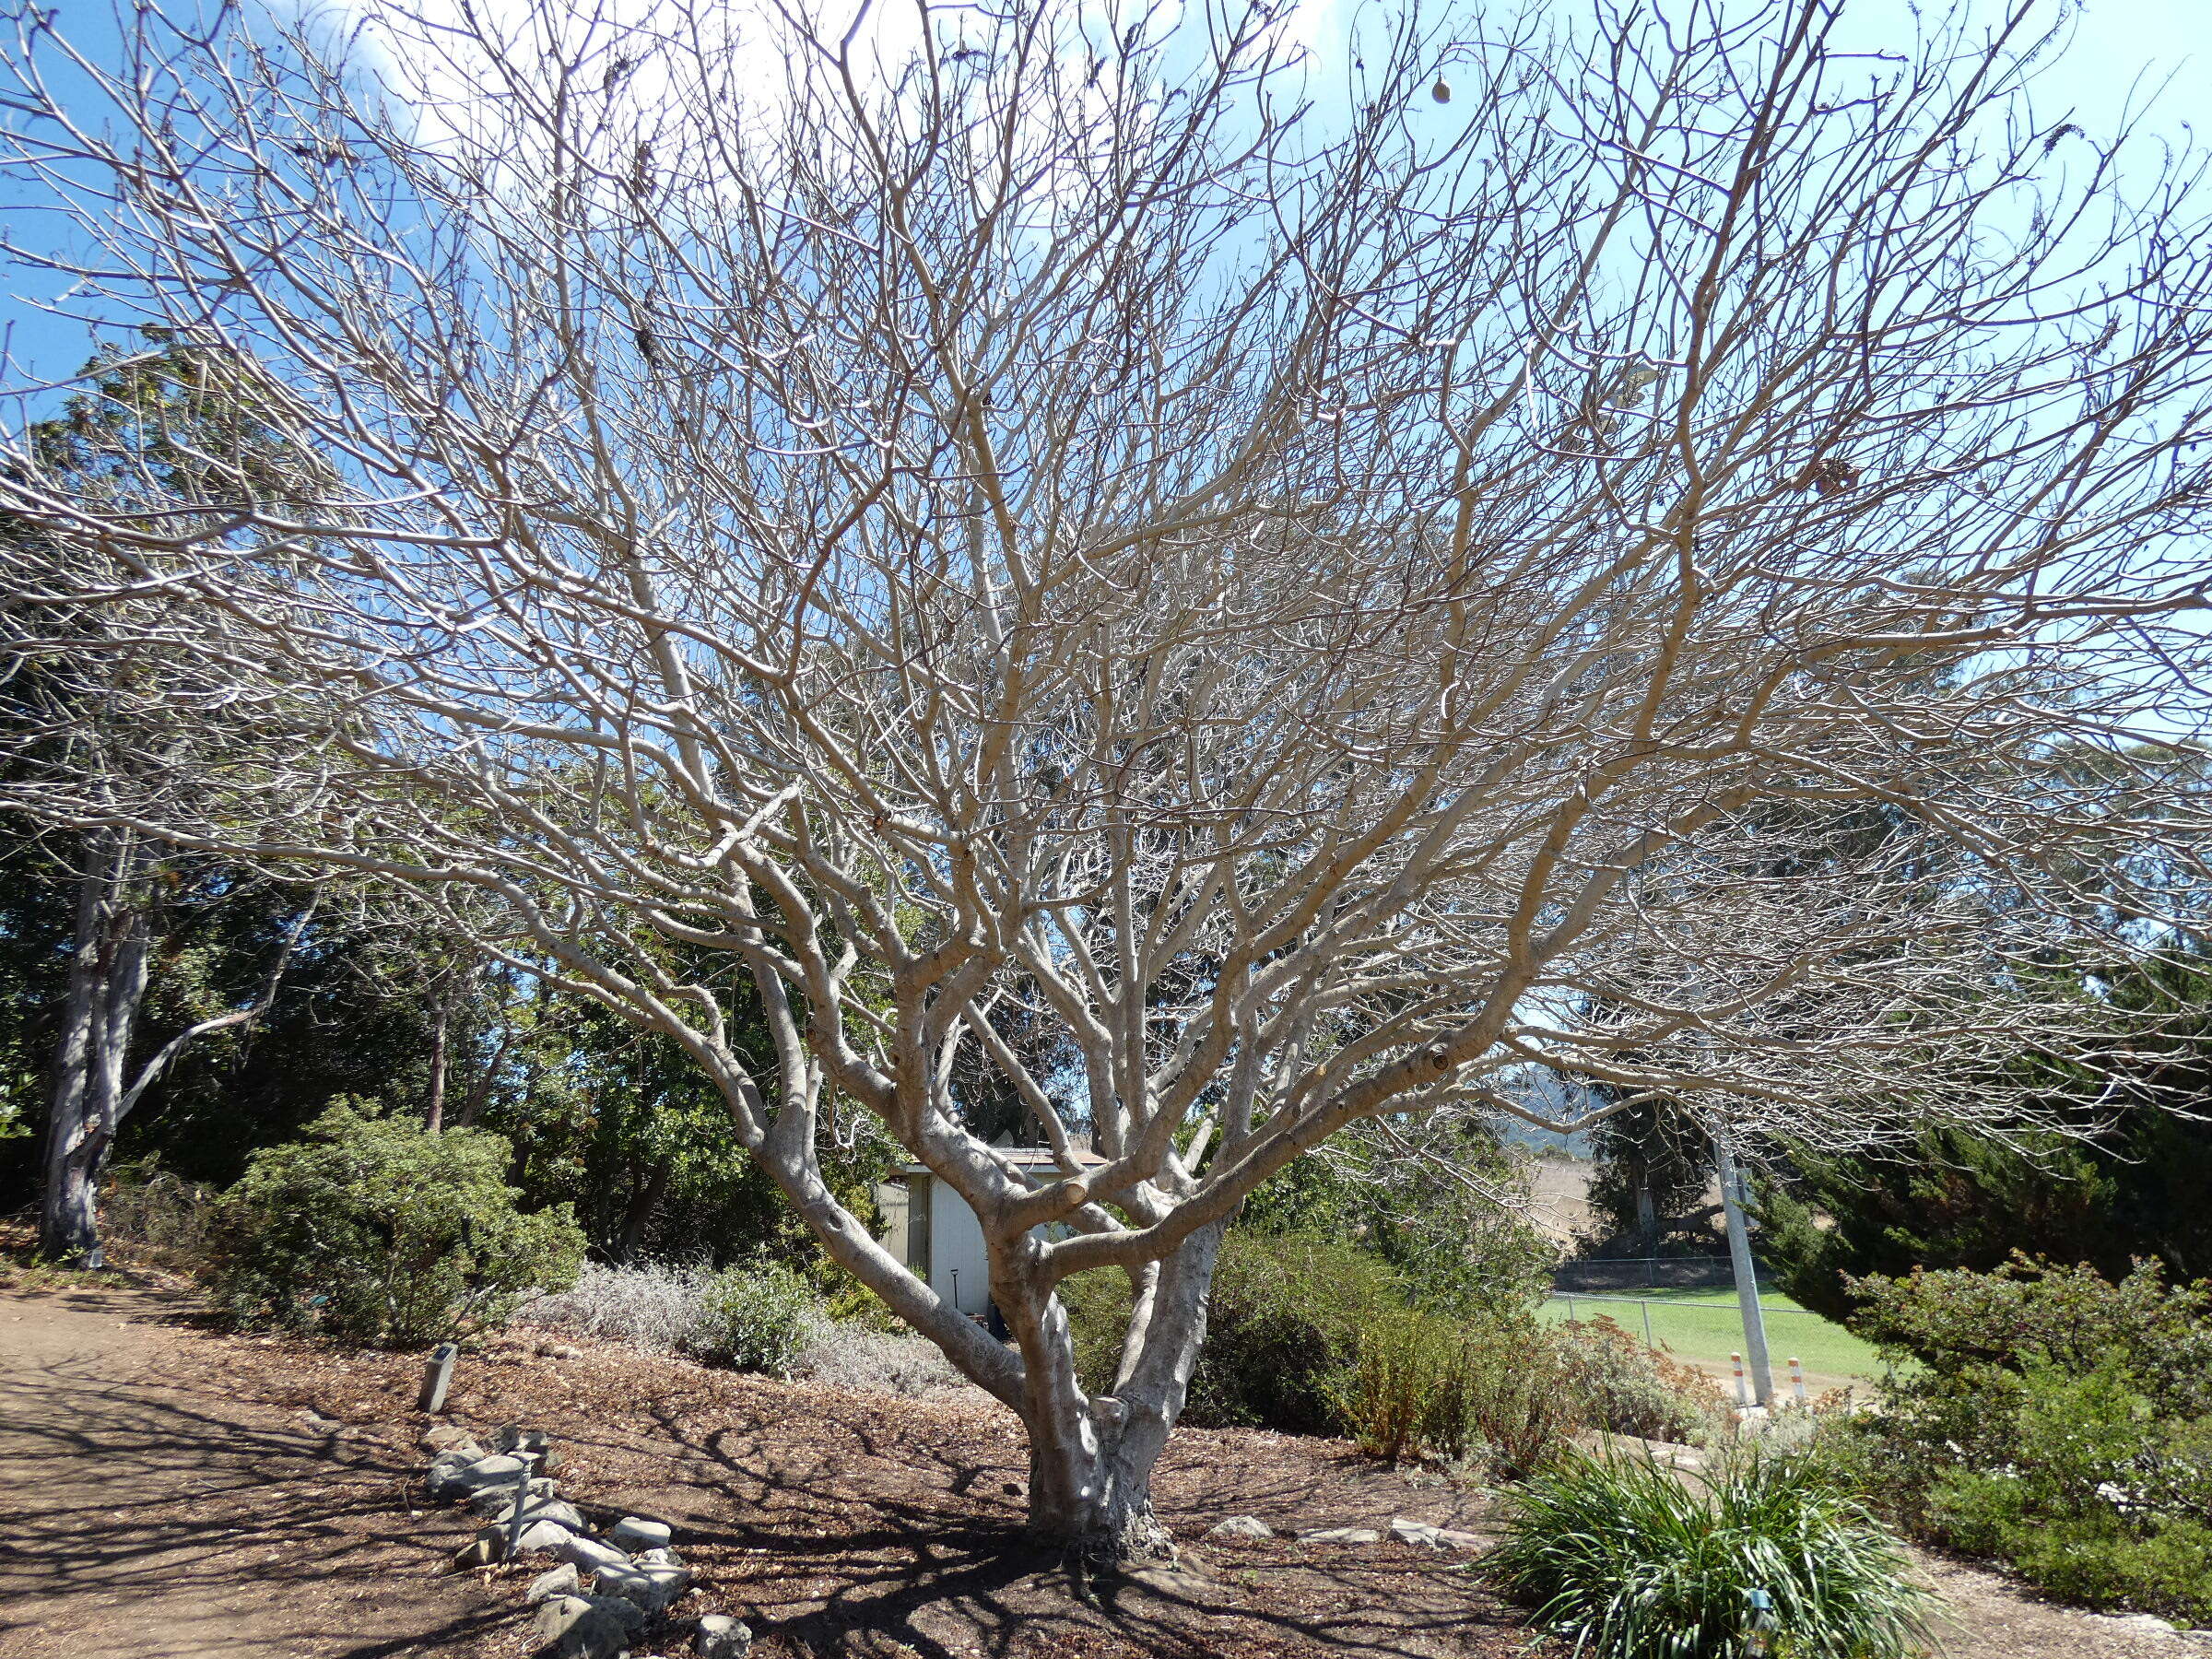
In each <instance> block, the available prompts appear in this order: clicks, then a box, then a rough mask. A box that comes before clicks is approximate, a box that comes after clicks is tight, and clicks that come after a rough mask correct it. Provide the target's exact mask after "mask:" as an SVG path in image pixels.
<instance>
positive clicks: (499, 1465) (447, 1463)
mask: <svg viewBox="0 0 2212 1659" xmlns="http://www.w3.org/2000/svg"><path fill="white" fill-rule="evenodd" d="M522 1472H523V1464H522V1460H521V1459H520V1458H515V1457H504V1456H500V1455H499V1454H497V1453H494V1454H493V1455H492V1456H490V1457H479V1458H477V1460H476V1461H475V1462H473V1463H471V1462H467V1461H465V1460H463V1459H461V1458H459V1457H458V1456H457V1454H455V1453H444V1454H442V1455H441V1456H439V1457H436V1458H433V1459H432V1460H431V1462H430V1472H429V1475H428V1476H427V1477H425V1484H426V1485H427V1486H428V1487H429V1491H430V1496H431V1497H433V1498H439V1499H444V1498H473V1497H474V1496H476V1494H477V1493H478V1492H481V1491H483V1490H484V1489H485V1488H487V1487H505V1488H507V1489H508V1490H509V1491H512V1490H513V1489H514V1480H515V1477H516V1476H518V1475H520V1474H521V1473H522Z"/></svg>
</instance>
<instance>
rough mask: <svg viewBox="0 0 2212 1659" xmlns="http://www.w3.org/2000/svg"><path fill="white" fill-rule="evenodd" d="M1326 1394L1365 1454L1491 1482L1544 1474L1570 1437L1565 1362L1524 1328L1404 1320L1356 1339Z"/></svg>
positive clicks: (1535, 1331) (1546, 1340)
mask: <svg viewBox="0 0 2212 1659" xmlns="http://www.w3.org/2000/svg"><path fill="white" fill-rule="evenodd" d="M1328 1393H1329V1396H1330V1399H1331V1401H1332V1403H1333V1404H1334V1405H1335V1408H1336V1412H1337V1415H1338V1418H1339V1419H1340V1420H1341V1422H1342V1423H1343V1424H1344V1426H1345V1428H1346V1430H1347V1432H1349V1433H1350V1435H1351V1436H1352V1438H1353V1439H1354V1440H1355V1441H1358V1442H1359V1449H1360V1450H1361V1451H1362V1452H1365V1453H1369V1454H1370V1455H1371V1456H1375V1457H1382V1458H1388V1459H1389V1460H1391V1461H1392V1462H1400V1461H1404V1460H1407V1459H1412V1458H1418V1457H1437V1458H1442V1459H1446V1460H1448V1461H1451V1462H1453V1463H1462V1464H1470V1465H1479V1466H1480V1467H1481V1469H1482V1472H1483V1473H1484V1474H1485V1475H1486V1476H1487V1477H1490V1478H1495V1479H1520V1478H1522V1477H1525V1476H1527V1475H1529V1474H1530V1473H1532V1472H1533V1471H1535V1470H1536V1469H1538V1468H1540V1467H1542V1466H1543V1465H1544V1464H1545V1463H1547V1461H1549V1460H1550V1458H1551V1457H1553V1456H1554V1455H1555V1454H1556V1453H1558V1452H1559V1448H1560V1447H1561V1446H1563V1445H1564V1444H1565V1443H1566V1436H1567V1434H1568V1433H1569V1432H1570V1431H1571V1430H1573V1429H1574V1428H1575V1427H1576V1418H1575V1406H1576V1401H1575V1398H1574V1395H1573V1392H1572V1390H1571V1388H1570V1387H1569V1386H1568V1377H1567V1371H1566V1365H1565V1361H1564V1357H1563V1355H1562V1354H1561V1352H1560V1350H1559V1345H1558V1344H1557V1343H1556V1342H1555V1341H1554V1340H1552V1339H1551V1337H1550V1335H1549V1334H1548V1333H1547V1332H1544V1331H1542V1330H1540V1329H1539V1328H1538V1327H1537V1326H1535V1324H1533V1323H1531V1322H1527V1321H1523V1322H1520V1323H1519V1324H1515V1325H1513V1326H1512V1327H1510V1328H1509V1327H1503V1326H1500V1325H1495V1324H1491V1325H1461V1324H1453V1323H1451V1322H1448V1321H1445V1320H1442V1319H1438V1318H1434V1317H1431V1316H1429V1315H1425V1314H1422V1313H1419V1312H1406V1313H1405V1314H1403V1315H1401V1316H1400V1317H1398V1318H1396V1319H1394V1320H1387V1321H1385V1322H1383V1323H1381V1324H1376V1325H1373V1326H1371V1327H1370V1328H1369V1329H1367V1330H1366V1331H1364V1332H1363V1333H1362V1334H1361V1336H1360V1340H1359V1350H1358V1352H1357V1354H1356V1355H1355V1356H1354V1358H1353V1360H1352V1362H1351V1364H1350V1365H1349V1366H1347V1368H1346V1370H1345V1371H1343V1372H1342V1373H1341V1374H1340V1375H1339V1376H1338V1377H1336V1378H1335V1379H1333V1380H1332V1382H1331V1383H1330V1386H1329V1389H1328Z"/></svg>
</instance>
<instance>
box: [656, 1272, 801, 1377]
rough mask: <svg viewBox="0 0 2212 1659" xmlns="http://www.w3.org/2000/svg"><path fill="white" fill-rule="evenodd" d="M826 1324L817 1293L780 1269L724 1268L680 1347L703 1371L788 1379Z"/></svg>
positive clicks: (704, 1295) (705, 1290)
mask: <svg viewBox="0 0 2212 1659" xmlns="http://www.w3.org/2000/svg"><path fill="white" fill-rule="evenodd" d="M826 1323H827V1322H826V1320H825V1318H824V1316H823V1313H822V1310H821V1300H820V1299H819V1298H818V1296H817V1295H816V1294H815V1291H814V1288H813V1287H812V1286H811V1285H809V1284H808V1283H807V1282H806V1277H805V1276H803V1275H801V1274H799V1273H797V1272H794V1270H793V1269H791V1268H789V1267H786V1266H784V1265H782V1263H780V1262H759V1263H756V1264H754V1265H751V1266H749V1267H725V1268H724V1269H723V1270H722V1271H721V1272H720V1273H718V1274H716V1275H715V1276H714V1277H713V1278H712V1280H711V1281H710V1282H709V1283H708V1284H707V1285H706V1287H705V1288H703V1289H702V1290H701V1291H700V1298H699V1310H698V1314H697V1317H696V1319H695V1321H694V1323H693V1324H692V1326H691V1328H690V1330H689V1331H688V1333H687V1334H686V1335H684V1337H683V1338H682V1347H683V1351H684V1352H685V1353H687V1354H688V1355H689V1356H690V1357H691V1358H692V1359H697V1360H698V1361H699V1362H700V1364H702V1365H718V1366H722V1367H724V1368H726V1369H728V1370H730V1371H766V1372H767V1373H768V1374H769V1375H771V1376H774V1377H787V1376H789V1375H790V1374H791V1370H792V1366H793V1364H794V1362H795V1361H796V1360H797V1359H798V1357H799V1354H800V1352H801V1351H802V1350H803V1349H804V1348H805V1347H806V1345H807V1343H809V1342H811V1341H812V1340H813V1339H814V1338H815V1336H816V1335H818V1333H819V1332H820V1330H821V1329H822V1327H823V1326H824V1324H826Z"/></svg>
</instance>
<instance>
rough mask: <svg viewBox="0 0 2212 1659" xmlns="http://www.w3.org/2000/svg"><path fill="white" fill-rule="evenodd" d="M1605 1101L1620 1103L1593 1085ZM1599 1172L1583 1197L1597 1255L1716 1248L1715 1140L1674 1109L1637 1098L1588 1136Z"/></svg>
mask: <svg viewBox="0 0 2212 1659" xmlns="http://www.w3.org/2000/svg"><path fill="white" fill-rule="evenodd" d="M1590 1088H1591V1092H1592V1093H1593V1094H1594V1095H1595V1096H1596V1097H1597V1098H1598V1099H1599V1100H1606V1101H1608V1102H1609V1101H1611V1100H1618V1099H1620V1098H1622V1094H1623V1091H1622V1090H1621V1089H1619V1088H1617V1087H1615V1086H1613V1085H1611V1084H1607V1083H1594V1084H1592V1085H1591V1086H1590ZM1590 1156H1591V1159H1592V1160H1593V1162H1594V1165H1595V1171H1594V1174H1593V1176H1592V1178H1591V1182H1590V1185H1589V1187H1588V1189H1587V1190H1586V1192H1585V1193H1584V1194H1583V1196H1584V1199H1585V1201H1586V1202H1587V1203H1588V1205H1589V1206H1590V1213H1591V1217H1592V1218H1593V1221H1594V1228H1593V1230H1592V1232H1591V1234H1590V1235H1589V1236H1587V1237H1586V1238H1585V1240H1584V1242H1585V1244H1586V1245H1587V1246H1588V1247H1589V1248H1590V1250H1591V1253H1593V1254H1598V1255H1614V1254H1632V1255H1664V1254H1670V1253H1687V1254H1700V1255H1701V1254H1704V1253H1707V1252H1709V1251H1711V1250H1712V1247H1713V1235H1712V1209H1711V1206H1708V1205H1707V1203H1706V1201H1705V1194H1706V1190H1707V1188H1708V1187H1710V1186H1711V1185H1712V1181H1713V1158H1712V1135H1710V1133H1709V1132H1708V1131H1707V1130H1706V1129H1705V1128H1704V1127H1703V1125H1702V1124H1700V1123H1698V1122H1697V1120H1696V1119H1694V1118H1693V1117H1690V1116H1689V1115H1688V1114H1687V1113H1685V1112H1683V1111H1682V1110H1681V1109H1680V1108H1679V1107H1678V1106H1677V1105H1676V1104H1675V1103H1674V1102H1672V1101H1669V1100H1663V1099H1659V1098H1657V1097H1654V1096H1652V1095H1650V1094H1648V1093H1646V1092H1644V1091H1641V1090H1638V1091H1635V1092H1634V1093H1632V1094H1630V1095H1629V1096H1628V1104H1626V1105H1624V1106H1622V1107H1621V1108H1620V1110H1619V1111H1618V1112H1614V1113H1613V1114H1612V1115H1611V1116H1610V1117H1604V1118H1600V1119H1599V1120H1598V1121H1597V1122H1596V1123H1595V1124H1592V1125H1591V1128H1590Z"/></svg>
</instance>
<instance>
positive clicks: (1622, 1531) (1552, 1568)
mask: <svg viewBox="0 0 2212 1659" xmlns="http://www.w3.org/2000/svg"><path fill="white" fill-rule="evenodd" d="M1510 1503H1511V1510H1510V1513H1509V1519H1508V1523H1507V1533H1506V1540H1505V1542H1504V1543H1503V1544H1502V1545H1501V1546H1500V1547H1499V1548H1498V1550H1497V1551H1496V1553H1495V1554H1493V1555H1492V1556H1491V1557H1490V1558H1489V1560H1488V1563H1487V1571H1488V1572H1489V1573H1490V1574H1491V1576H1492V1577H1493V1578H1495V1579H1496V1580H1497V1581H1498V1582H1499V1583H1501V1584H1503V1585H1504V1586H1505V1587H1506V1588H1507V1589H1509V1590H1510V1591H1512V1593H1513V1594H1516V1595H1517V1596H1519V1597H1521V1598H1522V1599H1524V1600H1525V1601H1528V1602H1530V1603H1533V1604H1534V1605H1535V1609H1536V1613H1535V1618H1536V1622H1537V1623H1538V1624H1540V1625H1542V1626H1544V1627H1545V1628H1546V1629H1548V1630H1552V1631H1554V1632H1556V1633H1557V1634H1558V1635H1559V1636H1560V1637H1562V1638H1564V1639H1565V1640H1567V1641H1571V1642H1572V1643H1573V1644H1574V1652H1575V1653H1576V1654H1577V1655H1587V1656H1588V1659H1738V1656H1739V1655H1741V1656H1743V1659H1751V1656H1753V1655H1758V1654H1767V1655H1771V1656H1772V1659H1907V1656H1908V1655H1912V1654H1916V1653H1920V1652H1922V1651H1923V1649H1924V1646H1925V1643H1926V1640H1927V1634H1926V1630H1925V1625H1924V1618H1925V1615H1926V1612H1927V1610H1928V1608H1929V1606H1930V1605H1931V1599H1930V1596H1929V1593H1928V1592H1927V1591H1926V1590H1925V1589H1924V1588H1923V1587H1922V1586H1921V1585H1920V1584H1918V1583H1916V1582H1915V1581H1914V1580H1913V1578H1912V1575H1911V1572H1910V1569H1909V1567H1908V1563H1907V1561H1906V1558H1905V1554H1904V1550H1903V1548H1902V1547H1901V1546H1900V1544H1899V1543H1898V1541H1897V1540H1896V1539H1895V1538H1894V1537H1892V1536H1891V1535H1889V1534H1888V1532H1886V1531H1884V1530H1883V1529H1882V1527H1881V1526H1880V1525H1879V1524H1877V1523H1876V1522H1875V1520H1874V1519H1873V1517H1872V1516H1870V1515H1869V1514H1868V1513H1867V1512H1866V1511H1865V1509H1863V1508H1862V1507H1861V1506H1860V1505H1859V1504H1858V1503H1857V1502H1856V1501H1855V1500H1853V1499H1852V1498H1851V1497H1849V1496H1848V1495H1847V1494H1846V1493H1844V1492H1843V1491H1842V1490H1841V1488H1839V1487H1838V1486H1837V1485H1836V1483H1835V1481H1834V1478H1833V1477H1832V1476H1831V1475H1830V1473H1829V1472H1828V1471H1827V1470H1826V1469H1825V1468H1823V1466H1822V1465H1821V1464H1820V1463H1819V1461H1818V1459H1816V1458H1811V1457H1806V1456H1794V1455H1777V1454H1774V1453H1762V1452H1760V1451H1759V1450H1758V1449H1756V1448H1754V1449H1751V1450H1748V1451H1747V1452H1745V1453H1741V1454H1739V1455H1738V1456H1736V1457H1735V1458H1733V1459H1731V1460H1730V1461H1729V1462H1727V1463H1726V1464H1724V1465H1722V1466H1721V1467H1720V1468H1719V1469H1717V1470H1715V1471H1714V1472H1713V1473H1712V1475H1711V1476H1710V1477H1708V1478H1707V1479H1706V1480H1705V1482H1704V1483H1703V1484H1702V1485H1701V1486H1700V1485H1697V1484H1689V1483H1686V1482H1684V1481H1683V1480H1682V1479H1680V1478H1679V1477H1677V1476H1676V1475H1675V1474H1674V1473H1673V1472H1672V1471H1671V1470H1668V1469H1666V1468H1665V1467H1662V1466H1661V1465H1658V1464H1656V1463H1654V1462H1653V1461H1652V1460H1651V1459H1649V1458H1645V1457H1637V1456H1629V1455H1625V1454H1620V1453H1608V1454H1605V1455H1600V1456H1586V1455H1583V1454H1581V1453H1569V1454H1567V1455H1565V1456H1563V1457H1561V1458H1559V1460H1557V1461H1555V1462H1554V1463H1552V1464H1550V1465H1547V1467H1545V1468H1543V1469H1540V1470H1538V1471H1537V1472H1536V1473H1535V1475H1534V1476H1533V1477H1531V1478H1530V1479H1529V1481H1528V1482H1527V1484H1526V1485H1524V1486H1523V1487H1521V1488H1517V1489H1516V1490H1515V1491H1513V1492H1512V1496H1511V1499H1510Z"/></svg>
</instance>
